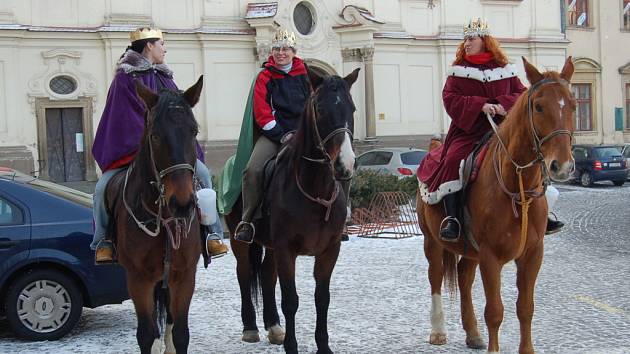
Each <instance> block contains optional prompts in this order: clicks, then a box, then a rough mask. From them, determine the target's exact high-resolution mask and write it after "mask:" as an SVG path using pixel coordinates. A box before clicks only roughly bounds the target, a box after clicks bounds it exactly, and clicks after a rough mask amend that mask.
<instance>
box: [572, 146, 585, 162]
mask: <svg viewBox="0 0 630 354" xmlns="http://www.w3.org/2000/svg"><path fill="white" fill-rule="evenodd" d="M573 158H574V159H576V160H585V159H586V150H584V149H583V148H574V149H573Z"/></svg>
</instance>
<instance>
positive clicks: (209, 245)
mask: <svg viewBox="0 0 630 354" xmlns="http://www.w3.org/2000/svg"><path fill="white" fill-rule="evenodd" d="M201 244H202V248H204V249H205V251H206V255H208V256H210V258H213V259H214V258H219V257H222V256H225V255H226V254H227V252H228V247H227V246H226V245H224V244H223V242H221V235H218V234H217V233H215V232H212V228H211V227H210V226H206V225H201Z"/></svg>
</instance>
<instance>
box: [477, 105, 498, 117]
mask: <svg viewBox="0 0 630 354" xmlns="http://www.w3.org/2000/svg"><path fill="white" fill-rule="evenodd" d="M481 111H482V112H483V113H485V114H489V115H491V116H493V117H494V115H495V114H497V107H496V105H494V104H491V103H486V104H484V105H483V107H482V108H481Z"/></svg>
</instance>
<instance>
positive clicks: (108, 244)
mask: <svg viewBox="0 0 630 354" xmlns="http://www.w3.org/2000/svg"><path fill="white" fill-rule="evenodd" d="M130 37H131V45H130V46H129V47H127V50H126V51H125V53H124V54H123V55H122V56H121V57H120V59H119V60H118V63H117V64H116V75H115V77H114V80H113V81H112V83H111V85H110V88H109V93H108V95H107V102H106V103H105V109H104V110H103V115H102V116H101V120H100V122H99V125H98V130H97V131H96V137H95V138H94V145H93V147H92V154H93V155H94V159H95V160H96V162H97V163H98V165H99V167H100V169H101V171H102V172H103V175H102V176H101V178H100V179H99V180H98V182H97V184H96V188H95V190H94V197H93V198H94V226H95V230H94V239H93V241H92V244H91V245H90V247H91V248H92V249H93V250H95V251H96V252H95V257H96V262H97V263H107V262H112V261H113V255H114V247H113V245H112V241H111V240H109V239H107V238H106V230H107V224H108V222H109V216H108V214H107V210H106V207H105V200H104V199H105V198H104V195H105V189H106V187H107V182H108V181H109V180H110V179H111V178H112V177H113V176H114V175H115V174H116V173H118V172H119V171H121V170H122V169H126V168H127V166H128V165H129V164H130V163H131V162H132V161H133V159H134V157H135V155H136V153H137V151H138V148H139V144H140V141H141V139H142V133H143V130H144V115H145V105H144V103H143V102H142V101H141V99H140V98H139V97H138V95H137V94H136V89H135V84H134V80H140V81H141V82H142V83H143V84H144V85H145V86H146V87H148V88H150V89H151V90H153V91H154V92H158V91H160V90H161V89H171V90H177V89H178V88H177V85H175V82H174V81H173V72H172V71H171V70H170V69H169V67H168V66H167V65H166V64H165V63H164V55H165V54H166V49H165V47H164V40H163V37H162V32H161V31H160V30H159V29H153V28H139V29H138V30H136V31H134V32H132V33H131V35H130ZM197 156H198V159H197V163H196V166H195V170H196V175H197V177H198V178H199V180H200V182H201V184H202V186H203V187H204V188H211V187H212V184H211V182H210V171H209V169H208V168H207V167H206V165H205V164H204V163H203V158H204V156H203V152H202V150H201V147H200V146H199V144H197ZM216 220H217V222H216V223H215V224H213V225H210V226H209V227H208V228H209V229H210V230H202V231H203V232H202V241H203V243H204V247H203V248H205V249H206V250H207V252H208V253H209V255H210V256H211V257H217V256H221V255H224V254H225V253H227V246H225V245H224V244H223V243H222V242H221V238H222V236H223V228H222V226H221V221H220V218H219V217H218V215H217V218H216Z"/></svg>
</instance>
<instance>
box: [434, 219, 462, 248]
mask: <svg viewBox="0 0 630 354" xmlns="http://www.w3.org/2000/svg"><path fill="white" fill-rule="evenodd" d="M448 221H454V222H455V223H456V224H457V237H456V238H447V237H443V236H442V229H443V226H444V223H445V222H448ZM439 232H440V240H442V241H446V242H457V241H459V238H460V236H461V235H462V224H460V223H459V220H457V218H456V217H454V216H447V217H445V218H444V219H443V220H442V222H441V223H440V231H439Z"/></svg>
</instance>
